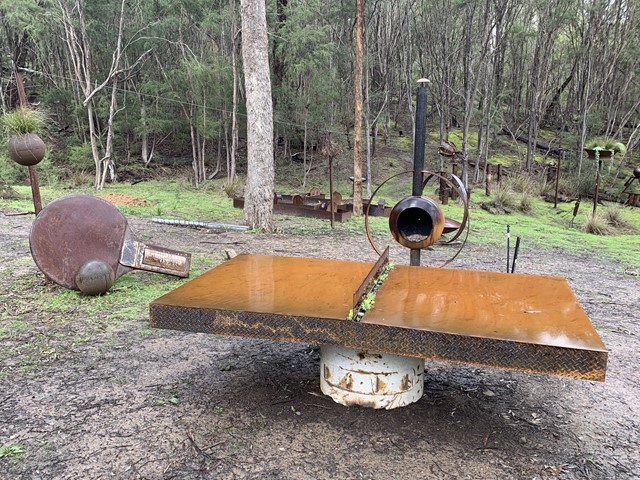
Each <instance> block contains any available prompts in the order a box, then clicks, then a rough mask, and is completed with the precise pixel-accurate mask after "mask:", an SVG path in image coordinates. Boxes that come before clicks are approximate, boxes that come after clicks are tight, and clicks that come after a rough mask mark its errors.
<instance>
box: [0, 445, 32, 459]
mask: <svg viewBox="0 0 640 480" xmlns="http://www.w3.org/2000/svg"><path fill="white" fill-rule="evenodd" d="M25 451H26V449H25V447H24V445H1V446H0V458H15V459H20V458H22V457H23V456H24V454H25Z"/></svg>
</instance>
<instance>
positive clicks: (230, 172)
mask: <svg viewBox="0 0 640 480" xmlns="http://www.w3.org/2000/svg"><path fill="white" fill-rule="evenodd" d="M234 5H235V1H234ZM232 28H233V30H234V32H233V38H232V40H231V67H232V72H233V99H232V106H231V153H230V154H229V161H228V164H227V183H228V184H232V183H233V182H235V181H236V155H237V152H238V61H237V54H236V39H237V37H238V34H239V33H240V31H239V30H236V15H235V10H234V13H233V24H232Z"/></svg>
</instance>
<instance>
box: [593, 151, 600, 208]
mask: <svg viewBox="0 0 640 480" xmlns="http://www.w3.org/2000/svg"><path fill="white" fill-rule="evenodd" d="M601 168H602V160H600V159H598V170H597V171H596V191H595V192H594V194H593V213H592V215H595V214H596V209H597V208H598V196H599V195H600V169H601Z"/></svg>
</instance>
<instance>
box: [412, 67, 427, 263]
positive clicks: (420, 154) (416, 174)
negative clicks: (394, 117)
mask: <svg viewBox="0 0 640 480" xmlns="http://www.w3.org/2000/svg"><path fill="white" fill-rule="evenodd" d="M418 83H419V84H420V88H419V89H418V95H417V98H416V128H415V132H414V134H413V188H412V190H411V194H412V195H422V173H421V172H422V170H424V149H425V142H426V137H427V83H429V80H427V79H426V78H421V79H420V80H418ZM409 263H410V265H414V266H419V265H420V250H418V249H412V250H411V254H410V258H409Z"/></svg>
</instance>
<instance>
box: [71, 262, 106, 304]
mask: <svg viewBox="0 0 640 480" xmlns="http://www.w3.org/2000/svg"><path fill="white" fill-rule="evenodd" d="M114 281H115V274H114V272H113V268H111V265H109V264H108V263H107V262H103V261H102V260H89V261H87V262H85V263H84V264H83V265H82V266H81V267H80V270H79V271H78V273H77V274H76V285H77V287H78V288H79V289H80V291H81V292H82V293H84V294H85V295H102V294H103V293H106V292H107V291H109V289H110V288H111V286H112V285H113V282H114Z"/></svg>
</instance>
